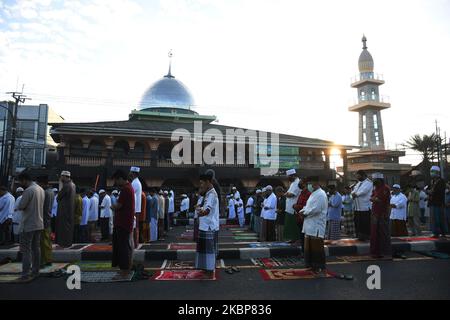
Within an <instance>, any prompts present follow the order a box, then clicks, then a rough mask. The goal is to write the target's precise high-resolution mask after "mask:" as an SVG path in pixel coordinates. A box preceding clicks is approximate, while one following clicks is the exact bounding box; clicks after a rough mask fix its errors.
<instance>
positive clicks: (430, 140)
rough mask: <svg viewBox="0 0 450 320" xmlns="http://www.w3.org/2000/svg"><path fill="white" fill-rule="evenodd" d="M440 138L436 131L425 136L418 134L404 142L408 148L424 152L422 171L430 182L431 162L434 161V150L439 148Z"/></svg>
mask: <svg viewBox="0 0 450 320" xmlns="http://www.w3.org/2000/svg"><path fill="white" fill-rule="evenodd" d="M438 139H439V138H438V136H436V134H434V133H432V134H431V135H426V134H425V135H423V136H421V135H419V134H416V135H414V136H412V137H411V138H409V140H408V141H406V143H405V144H404V146H405V147H406V148H408V149H411V150H415V151H418V152H420V153H421V154H422V171H423V172H422V173H423V175H424V176H425V181H426V182H429V179H430V168H431V163H432V162H433V161H434V152H435V151H436V150H437V146H438Z"/></svg>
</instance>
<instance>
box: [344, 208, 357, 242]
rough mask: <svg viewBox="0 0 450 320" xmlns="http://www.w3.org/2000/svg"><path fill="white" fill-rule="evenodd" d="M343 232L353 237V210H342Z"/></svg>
mask: <svg viewBox="0 0 450 320" xmlns="http://www.w3.org/2000/svg"><path fill="white" fill-rule="evenodd" d="M343 225H344V233H345V235H346V236H348V237H350V238H354V237H355V215H354V214H353V211H344V220H343Z"/></svg>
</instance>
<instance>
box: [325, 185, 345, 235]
mask: <svg viewBox="0 0 450 320" xmlns="http://www.w3.org/2000/svg"><path fill="white" fill-rule="evenodd" d="M328 190H329V193H330V198H329V200H328V214H327V237H326V238H327V239H328V240H339V239H340V238H341V213H342V196H341V194H340V193H339V192H337V190H336V186H334V185H330V186H329V187H328Z"/></svg>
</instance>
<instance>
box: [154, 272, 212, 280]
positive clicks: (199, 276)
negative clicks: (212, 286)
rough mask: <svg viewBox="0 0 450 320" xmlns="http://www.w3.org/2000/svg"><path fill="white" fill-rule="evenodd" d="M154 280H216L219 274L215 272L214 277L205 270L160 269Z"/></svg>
mask: <svg viewBox="0 0 450 320" xmlns="http://www.w3.org/2000/svg"><path fill="white" fill-rule="evenodd" d="M152 280H156V281H177V280H181V281H214V280H217V274H216V272H214V275H213V277H212V278H211V277H209V276H207V275H206V273H205V271H203V270H163V271H158V272H156V274H155V275H154V276H153V278H152Z"/></svg>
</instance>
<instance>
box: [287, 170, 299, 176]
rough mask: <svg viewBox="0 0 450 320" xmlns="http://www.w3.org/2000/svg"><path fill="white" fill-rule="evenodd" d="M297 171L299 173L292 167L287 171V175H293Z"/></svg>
mask: <svg viewBox="0 0 450 320" xmlns="http://www.w3.org/2000/svg"><path fill="white" fill-rule="evenodd" d="M296 173H297V171H296V170H295V169H290V170H288V171H286V175H287V176H292V175H293V174H296Z"/></svg>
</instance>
